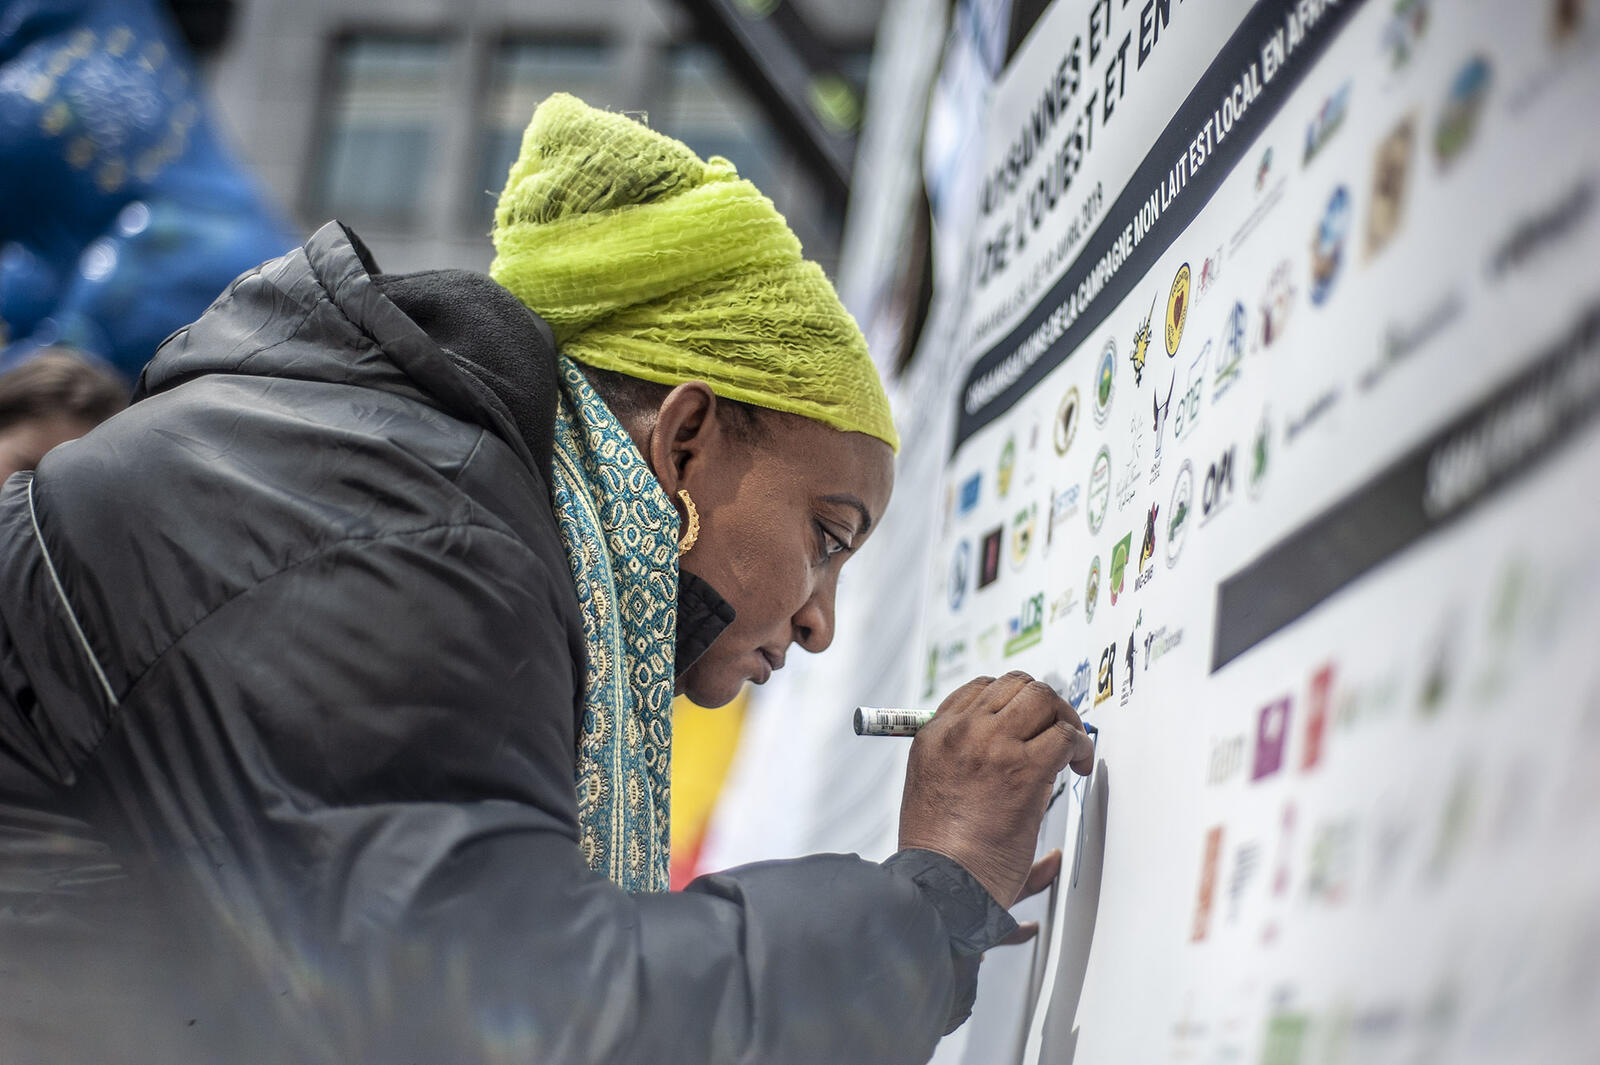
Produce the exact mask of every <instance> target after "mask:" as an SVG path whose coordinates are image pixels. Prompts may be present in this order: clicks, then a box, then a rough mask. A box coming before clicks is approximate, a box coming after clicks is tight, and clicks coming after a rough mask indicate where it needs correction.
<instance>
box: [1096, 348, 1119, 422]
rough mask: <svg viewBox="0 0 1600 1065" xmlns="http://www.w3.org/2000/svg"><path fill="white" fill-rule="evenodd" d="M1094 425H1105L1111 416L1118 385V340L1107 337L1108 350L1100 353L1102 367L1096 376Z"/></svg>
mask: <svg viewBox="0 0 1600 1065" xmlns="http://www.w3.org/2000/svg"><path fill="white" fill-rule="evenodd" d="M1094 382H1095V383H1094V423H1095V424H1096V425H1104V424H1105V423H1106V418H1107V417H1109V416H1110V414H1111V399H1112V396H1113V395H1114V394H1115V392H1116V385H1117V340H1116V338H1115V337H1106V349H1105V350H1104V351H1102V352H1101V353H1100V365H1099V367H1098V368H1097V369H1096V370H1095V374H1094Z"/></svg>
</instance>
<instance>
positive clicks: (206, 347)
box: [133, 221, 555, 476]
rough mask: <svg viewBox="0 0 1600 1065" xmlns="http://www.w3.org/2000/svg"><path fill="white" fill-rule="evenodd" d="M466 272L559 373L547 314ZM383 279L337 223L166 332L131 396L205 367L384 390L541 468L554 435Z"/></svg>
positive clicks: (540, 360)
mask: <svg viewBox="0 0 1600 1065" xmlns="http://www.w3.org/2000/svg"><path fill="white" fill-rule="evenodd" d="M452 273H459V272H452ZM462 276H464V277H473V278H477V279H479V280H481V282H482V284H483V285H485V286H487V287H488V289H489V290H490V291H488V292H481V293H480V292H475V293H474V294H475V296H479V297H481V298H487V299H491V300H493V301H494V302H495V303H496V304H498V303H499V302H501V300H502V299H503V302H504V303H505V306H504V307H500V306H498V305H497V306H496V307H495V308H494V313H495V316H496V317H497V319H498V320H499V321H500V323H502V324H503V325H504V327H505V328H507V329H509V330H511V332H512V333H513V334H514V335H515V336H516V337H517V342H518V343H519V345H520V346H521V349H522V352H523V358H524V360H525V362H526V364H527V365H529V366H532V367H541V368H546V369H545V373H547V374H553V372H554V369H553V368H554V355H555V343H554V340H553V339H552V337H551V335H550V330H549V327H548V326H547V325H545V323H544V322H543V320H541V319H540V318H539V317H538V316H537V315H535V314H533V313H532V312H531V311H529V310H527V308H525V307H523V306H522V305H521V304H520V303H519V302H518V301H517V300H516V298H515V297H514V296H512V295H511V294H510V293H508V292H506V291H505V290H504V289H501V288H499V286H497V285H495V284H494V282H492V281H491V280H489V279H488V278H487V277H483V276H482V275H464V274H463V275H462ZM380 279H381V274H380V271H379V269H378V266H377V263H376V261H375V260H374V258H373V256H372V253H371V252H370V251H369V250H368V249H367V247H366V245H365V244H363V243H362V241H361V238H360V237H358V236H356V234H355V233H353V232H352V231H351V230H350V229H349V228H348V227H346V226H345V225H344V224H343V223H340V222H337V221H335V222H329V223H328V224H326V225H324V226H323V227H322V228H321V229H319V230H317V232H316V233H315V234H314V235H313V236H312V237H311V239H310V240H308V241H307V242H306V244H305V246H304V247H301V248H296V249H295V250H294V251H291V252H289V253H288V254H287V255H284V256H281V257H279V258H277V259H272V260H270V261H268V262H265V263H263V264H262V265H261V266H259V267H257V268H256V269H254V270H252V271H250V272H249V273H247V274H244V275H242V276H241V277H239V278H238V279H237V280H235V281H234V282H233V284H231V285H230V286H229V287H228V288H227V290H226V291H224V292H223V294H222V295H221V296H219V297H218V298H217V299H216V301H215V302H214V303H212V305H211V306H210V308H208V309H207V310H206V312H205V314H203V315H201V317H200V318H199V319H198V320H197V321H195V322H194V323H192V324H191V325H187V326H185V327H184V328H182V329H180V330H178V331H177V332H175V333H173V334H172V335H171V336H170V337H168V338H167V340H166V341H165V342H164V343H163V344H162V345H161V347H160V349H158V350H157V352H156V354H155V357H154V358H153V359H151V361H150V363H149V365H148V366H146V367H145V369H144V372H143V373H142V374H141V375H140V377H139V382H138V385H137V387H136V388H135V389H134V397H133V398H134V401H135V402H137V401H138V400H140V399H144V398H146V397H148V396H153V395H156V394H158V393H161V392H166V391H169V390H171V389H174V388H178V387H180V386H181V385H183V384H184V383H186V382H188V381H190V380H193V379H195V378H197V377H202V376H205V375H208V374H240V375H245V376H262V377H280V378H293V379H298V380H311V381H326V382H330V383H337V384H348V385H357V386H360V387H364V388H373V389H379V390H382V391H386V392H391V393H395V394H398V395H404V396H407V397H410V398H413V399H417V400H419V401H421V402H423V403H426V404H428V405H430V406H432V407H434V408H436V409H438V410H440V411H442V412H444V413H446V414H449V415H451V416H452V417H455V418H459V419H461V420H463V421H466V422H469V423H471V424H475V425H478V426H480V427H482V428H484V429H487V430H489V431H490V432H493V433H494V434H495V435H496V436H498V437H500V438H501V439H502V440H504V441H505V442H506V443H507V444H508V445H509V446H510V447H511V448H512V449H513V450H514V451H515V452H516V453H517V454H518V456H519V457H520V458H521V459H522V460H523V461H524V462H525V463H527V464H528V465H529V467H530V468H533V469H535V470H537V471H539V473H540V474H541V476H542V475H543V474H544V472H545V470H546V468H547V467H548V463H549V452H548V447H549V437H548V434H545V435H544V437H543V439H542V440H538V439H535V440H534V441H531V442H530V441H529V440H527V439H525V438H524V433H523V432H522V431H519V427H518V419H517V418H516V417H515V416H514V415H513V413H512V410H511V408H510V406H508V404H507V403H506V401H505V400H504V399H502V397H501V396H499V395H497V394H496V393H495V391H494V390H493V389H492V388H490V387H487V386H486V385H485V384H484V383H483V382H482V381H481V380H479V379H478V377H476V376H475V375H474V373H473V372H472V370H471V368H470V367H471V365H472V364H471V362H470V361H468V359H466V358H464V357H463V356H462V355H461V354H460V353H458V352H455V351H452V350H451V349H449V348H447V347H444V346H442V345H441V344H440V343H439V342H438V341H437V340H436V339H435V338H434V337H432V336H430V335H429V333H428V332H426V331H425V330H424V329H423V328H422V326H420V325H418V324H417V322H416V321H415V320H414V319H413V317H412V316H411V315H409V314H407V312H406V310H404V309H402V308H401V306H400V305H399V304H398V303H396V302H395V300H394V299H392V298H390V296H389V295H388V294H387V293H386V292H385V285H384V284H382V283H381V280H380ZM497 297H498V298H497ZM541 391H544V392H545V393H546V394H547V395H548V394H549V390H548V389H542V390H541ZM549 398H550V399H551V401H552V402H553V395H550V397H549ZM552 410H553V408H552ZM541 446H542V450H543V454H538V455H536V454H535V452H534V450H533V448H534V447H541Z"/></svg>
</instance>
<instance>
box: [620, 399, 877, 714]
mask: <svg viewBox="0 0 1600 1065" xmlns="http://www.w3.org/2000/svg"><path fill="white" fill-rule="evenodd" d="M685 389H691V390H696V389H704V386H703V385H698V384H697V383H691V384H690V385H684V386H680V387H679V388H678V389H674V390H673V393H672V394H671V395H669V396H668V397H667V400H666V401H665V402H664V403H663V404H662V409H661V411H660V412H659V415H658V418H657V421H656V424H655V426H654V428H653V430H652V432H651V434H650V440H649V444H648V450H647V452H646V454H647V455H648V456H649V457H650V458H651V460H652V461H651V465H652V468H654V469H655V470H656V473H657V477H658V479H660V480H661V482H662V487H663V488H664V489H666V490H667V494H668V495H669V496H670V497H672V498H673V499H674V501H676V493H677V490H678V489H680V488H682V489H685V490H687V491H688V493H689V495H690V497H691V498H693V499H694V502H695V507H696V509H697V510H698V511H699V515H700V536H699V539H698V540H697V541H696V543H695V545H694V547H693V548H692V549H691V550H690V551H689V553H688V554H686V555H684V556H683V557H682V559H681V560H680V564H681V566H682V568H683V569H684V570H687V571H688V572H690V573H693V574H695V575H696V576H698V577H700V578H702V579H704V580H706V581H708V582H709V583H710V584H711V586H712V587H713V588H715V589H716V590H717V592H718V593H719V594H721V595H722V596H723V598H725V599H727V600H728V602H729V604H730V605H731V606H732V607H733V608H734V611H735V612H736V614H737V616H736V618H735V619H734V622H733V624H731V625H729V626H728V628H727V629H726V630H724V631H723V633H722V635H720V636H719V637H717V639H716V640H715V642H713V643H712V645H711V647H710V648H709V649H708V650H707V651H706V653H705V654H704V655H703V656H702V657H701V658H700V659H699V660H698V661H696V662H695V664H694V665H693V666H691V667H690V668H689V669H688V670H687V671H685V672H684V674H683V676H682V677H680V678H679V683H678V690H679V692H680V693H682V694H685V695H688V696H689V697H690V698H691V699H693V700H694V701H695V702H697V703H699V704H701V705H702V706H721V705H722V704H723V703H726V702H728V701H729V700H730V699H732V698H733V697H734V696H735V695H737V694H738V693H739V689H740V687H741V686H742V685H743V684H744V682H745V681H747V680H750V681H755V682H756V683H757V684H761V683H765V681H766V680H767V678H768V677H770V676H771V675H772V673H773V671H774V670H777V669H781V668H782V667H783V664H784V660H785V657H786V655H787V654H788V651H789V648H790V646H791V645H793V644H798V645H799V646H801V647H802V648H804V649H805V650H807V651H812V652H817V651H822V650H824V649H826V648H827V646H828V645H829V644H830V643H832V642H833V631H834V630H833V624H834V613H833V609H834V592H835V590H836V588H837V584H838V580H839V570H840V568H841V567H843V566H844V564H845V563H846V562H847V561H849V559H850V557H851V556H852V555H853V554H854V553H855V552H856V551H857V550H859V549H860V547H861V545H862V544H863V543H864V542H865V541H866V539H867V536H868V535H869V534H870V532H871V530H872V529H873V528H874V527H875V526H876V525H877V524H878V521H879V519H881V518H882V516H883V511H884V508H885V507H887V506H888V504H889V493H890V491H891V489H892V488H893V486H894V453H893V452H892V451H891V450H890V448H889V445H888V444H885V443H884V442H883V441H881V440H878V439H876V438H874V437H870V436H866V435H864V434H862V433H846V432H840V431H838V430H836V429H832V428H830V427H828V426H826V425H822V424H821V423H819V422H813V421H809V420H807V419H804V418H797V417H777V418H768V419H767V431H766V432H765V433H764V434H763V437H762V439H761V440H759V441H757V442H747V441H743V440H740V439H738V438H736V437H734V436H732V435H730V434H729V433H728V431H727V429H726V428H725V427H724V426H723V425H722V424H721V421H720V420H719V419H717V418H716V417H715V416H714V415H712V414H711V410H712V409H713V408H714V406H715V403H716V399H715V397H714V396H712V395H711V394H710V391H709V390H705V391H704V392H703V393H701V392H699V391H695V392H694V394H693V395H690V396H687V397H683V396H680V393H682V392H683V391H684V390H685ZM685 400H687V402H685Z"/></svg>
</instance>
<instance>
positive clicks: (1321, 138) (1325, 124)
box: [1301, 81, 1350, 165]
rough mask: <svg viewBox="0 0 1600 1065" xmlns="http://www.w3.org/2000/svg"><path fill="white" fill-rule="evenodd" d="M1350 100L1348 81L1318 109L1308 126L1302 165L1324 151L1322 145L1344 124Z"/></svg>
mask: <svg viewBox="0 0 1600 1065" xmlns="http://www.w3.org/2000/svg"><path fill="white" fill-rule="evenodd" d="M1349 102H1350V83H1349V82H1348V81H1347V82H1345V83H1344V84H1343V85H1341V86H1339V88H1338V89H1336V90H1335V91H1334V93H1333V95H1331V96H1329V97H1328V98H1327V99H1326V100H1324V101H1322V107H1321V108H1319V109H1318V111H1317V114H1316V117H1315V118H1313V119H1312V120H1311V124H1310V125H1308V126H1306V152H1305V158H1304V159H1302V160H1301V163H1302V165H1304V164H1308V163H1310V162H1311V157H1312V156H1314V155H1316V154H1317V153H1318V152H1320V151H1322V146H1323V145H1325V144H1327V143H1328V140H1329V139H1330V138H1331V137H1332V136H1333V135H1334V134H1335V133H1337V132H1339V127H1340V126H1342V125H1344V113H1345V110H1346V108H1347V105H1348V104H1349Z"/></svg>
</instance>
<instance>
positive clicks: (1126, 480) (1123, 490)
mask: <svg viewBox="0 0 1600 1065" xmlns="http://www.w3.org/2000/svg"><path fill="white" fill-rule="evenodd" d="M1139 421H1140V419H1139V416H1138V415H1137V414H1136V415H1134V416H1133V417H1132V418H1129V419H1128V450H1127V452H1126V454H1127V456H1128V462H1127V464H1126V465H1125V466H1123V467H1122V477H1121V478H1120V479H1118V481H1117V509H1118V510H1121V509H1122V508H1123V507H1125V506H1127V505H1128V504H1129V503H1132V502H1133V497H1134V496H1136V495H1138V494H1139V480H1140V477H1141V475H1142V474H1143V473H1144V461H1143V460H1144V443H1143V441H1142V440H1141V439H1140V437H1139Z"/></svg>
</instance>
